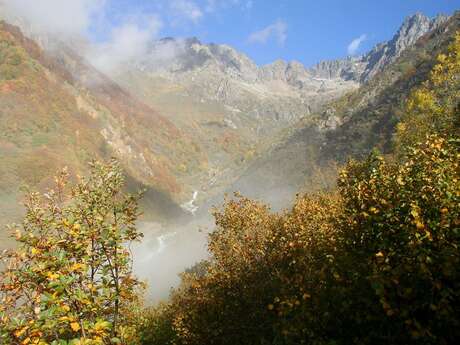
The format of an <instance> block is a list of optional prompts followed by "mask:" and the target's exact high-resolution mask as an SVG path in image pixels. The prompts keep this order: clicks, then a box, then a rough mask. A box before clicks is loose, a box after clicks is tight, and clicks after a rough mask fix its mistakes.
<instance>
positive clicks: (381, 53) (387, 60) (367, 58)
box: [310, 13, 448, 83]
mask: <svg viewBox="0 0 460 345" xmlns="http://www.w3.org/2000/svg"><path fill="white" fill-rule="evenodd" d="M447 19H448V17H447V16H443V15H439V16H437V17H435V18H433V19H430V18H428V17H426V16H424V15H423V14H421V13H416V14H415V15H413V16H410V17H407V18H406V19H405V20H404V22H403V23H402V25H401V27H400V28H399V30H398V31H397V32H396V34H395V35H394V36H393V38H392V39H391V40H390V41H387V42H383V43H380V44H378V45H376V46H375V47H374V48H373V49H372V50H371V51H370V52H368V53H367V54H365V55H363V56H360V57H348V58H346V59H343V60H333V61H323V62H320V63H319V64H318V65H316V66H314V67H313V68H312V69H311V71H310V72H311V74H312V75H315V76H317V77H320V78H342V79H344V80H354V81H356V82H359V83H363V82H366V81H369V80H370V79H372V78H373V77H374V76H375V75H376V74H377V73H379V72H381V71H382V70H383V69H384V68H385V67H386V66H388V65H389V64H391V63H393V62H394V61H396V59H397V58H398V57H399V56H401V53H402V52H403V51H404V50H406V49H407V48H409V47H411V46H412V45H413V44H415V42H417V41H418V40H419V39H420V37H422V36H423V35H425V34H427V33H428V32H430V31H432V30H434V29H436V28H438V27H439V26H440V25H442V24H443V23H445V22H446V21H447Z"/></svg>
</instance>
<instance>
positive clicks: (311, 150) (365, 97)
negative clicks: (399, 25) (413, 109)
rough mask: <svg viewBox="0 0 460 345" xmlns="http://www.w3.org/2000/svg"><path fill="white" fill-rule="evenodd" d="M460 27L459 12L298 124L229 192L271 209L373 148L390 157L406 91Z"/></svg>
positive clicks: (319, 185) (328, 182) (327, 183)
mask: <svg viewBox="0 0 460 345" xmlns="http://www.w3.org/2000/svg"><path fill="white" fill-rule="evenodd" d="M459 28H460V12H457V13H456V14H455V15H453V16H452V17H451V18H450V19H449V20H448V21H444V22H443V24H440V25H439V26H436V27H435V29H434V30H432V31H430V32H428V33H426V34H425V35H424V36H421V37H420V38H419V40H418V41H417V42H416V43H415V44H414V45H413V46H411V47H409V48H407V49H406V50H405V51H404V52H402V53H401V56H400V57H399V58H397V59H396V60H395V62H394V63H391V64H389V65H387V66H386V67H385V68H384V69H383V70H382V72H380V73H378V74H376V75H375V77H373V78H372V79H371V80H370V81H368V82H367V83H365V84H364V85H363V86H361V87H360V88H359V89H358V90H356V91H353V92H351V93H349V94H347V95H345V96H344V97H342V98H341V99H339V100H337V101H335V102H332V103H331V104H330V105H329V106H328V107H327V108H326V109H325V110H324V111H323V112H320V113H319V114H313V115H312V116H310V117H309V118H305V119H303V120H302V121H300V122H299V123H298V124H297V128H293V129H292V130H290V131H288V132H287V133H285V135H284V136H283V137H282V138H281V140H280V141H279V143H278V144H273V146H272V147H270V148H269V149H268V151H267V152H262V153H260V154H259V156H258V158H257V159H256V161H255V162H254V164H252V165H251V166H250V167H249V168H248V169H247V170H246V171H245V172H244V174H243V175H242V177H241V178H240V179H238V181H236V183H235V184H234V185H233V186H232V187H231V188H230V189H229V190H240V191H242V192H243V193H244V194H245V195H248V196H251V197H254V198H260V199H264V200H266V199H268V200H277V203H276V204H275V207H276V206H285V205H286V204H287V203H288V202H290V201H291V200H292V197H293V193H292V191H294V190H298V189H299V188H302V189H303V190H308V191H312V190H318V189H320V190H321V189H325V188H326V189H327V188H329V187H331V186H332V184H333V183H334V181H335V172H336V169H337V166H339V165H341V164H343V163H344V162H345V161H347V160H348V159H349V158H353V157H354V158H362V157H364V156H366V155H367V154H368V153H369V152H370V151H371V150H372V149H373V148H378V149H380V150H381V151H383V152H390V151H391V150H392V138H393V133H394V130H395V126H396V124H397V122H398V121H399V118H400V115H401V114H402V112H403V109H404V102H405V99H406V98H407V96H408V94H409V92H410V90H411V89H412V88H413V87H415V86H417V85H420V84H421V83H422V82H423V81H424V80H426V79H427V77H428V74H429V71H430V70H431V68H432V67H433V65H434V64H435V62H436V56H437V55H438V54H439V53H441V52H442V51H444V50H445V49H447V46H448V44H449V43H450V42H451V41H452V39H453V36H454V34H455V32H456V30H458V29H459ZM280 186H286V188H280ZM270 190H274V191H275V192H274V193H271V192H269V191H270Z"/></svg>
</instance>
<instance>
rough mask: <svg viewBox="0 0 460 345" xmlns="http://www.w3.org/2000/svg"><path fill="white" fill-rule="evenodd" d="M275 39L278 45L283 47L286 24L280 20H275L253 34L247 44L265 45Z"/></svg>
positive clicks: (285, 37)
mask: <svg viewBox="0 0 460 345" xmlns="http://www.w3.org/2000/svg"><path fill="white" fill-rule="evenodd" d="M272 37H273V38H275V39H276V41H277V42H278V44H280V45H283V44H284V43H285V42H286V39H287V24H286V23H285V22H284V21H282V20H277V21H276V22H274V23H273V24H270V25H269V26H267V27H266V28H264V29H262V30H259V31H256V32H253V33H252V34H251V35H249V38H248V42H250V43H260V44H265V43H267V42H268V40H270V39H271V38H272Z"/></svg>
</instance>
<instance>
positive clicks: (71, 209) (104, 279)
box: [0, 161, 142, 345]
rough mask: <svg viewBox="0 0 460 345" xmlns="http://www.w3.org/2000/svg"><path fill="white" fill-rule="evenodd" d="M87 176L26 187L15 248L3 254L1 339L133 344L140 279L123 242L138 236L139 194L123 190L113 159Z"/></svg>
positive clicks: (11, 341) (95, 166)
mask: <svg viewBox="0 0 460 345" xmlns="http://www.w3.org/2000/svg"><path fill="white" fill-rule="evenodd" d="M91 168H92V172H91V175H90V176H89V177H88V178H82V179H80V180H79V182H78V183H77V184H76V185H75V186H73V187H72V188H69V187H68V183H69V178H68V174H67V173H66V172H65V171H64V172H62V173H61V174H59V175H58V176H57V177H56V179H55V187H54V189H51V190H49V191H48V192H47V193H45V194H39V193H29V194H28V195H27V200H26V202H25V207H26V216H25V218H24V221H23V223H22V225H21V226H14V227H12V230H13V232H14V234H15V238H16V240H17V242H18V248H17V249H16V250H11V251H8V252H6V253H5V254H4V255H3V256H2V259H3V260H4V261H5V267H6V269H5V270H4V271H3V272H2V273H1V274H0V298H1V301H2V303H1V304H0V337H1V338H0V339H1V343H5V344H24V345H26V344H43V345H44V344H118V343H124V344H135V343H136V334H135V333H136V332H135V325H134V324H133V317H132V316H133V313H134V311H135V310H136V305H137V303H138V290H139V289H141V288H142V284H141V283H140V282H139V281H138V280H137V279H136V278H135V277H134V276H133V274H132V271H131V257H130V253H129V251H128V248H127V247H126V244H128V243H129V242H131V241H135V240H138V239H139V238H140V234H139V233H138V232H137V230H136V227H135V224H134V223H135V221H136V219H137V217H138V215H139V213H138V208H137V201H138V199H139V196H137V195H136V196H132V195H125V194H123V193H122V192H121V190H122V187H123V183H124V179H123V176H122V173H121V169H120V168H119V166H118V164H117V163H116V162H115V161H112V162H110V163H108V164H103V163H98V162H94V163H92V164H91Z"/></svg>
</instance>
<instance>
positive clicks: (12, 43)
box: [0, 23, 200, 245]
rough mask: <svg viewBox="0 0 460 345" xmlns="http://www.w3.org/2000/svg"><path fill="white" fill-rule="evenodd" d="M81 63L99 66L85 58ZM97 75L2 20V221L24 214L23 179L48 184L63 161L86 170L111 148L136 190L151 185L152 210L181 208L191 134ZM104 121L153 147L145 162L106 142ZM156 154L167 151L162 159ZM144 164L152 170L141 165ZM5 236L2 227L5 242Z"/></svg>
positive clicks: (125, 137) (169, 212)
mask: <svg viewBox="0 0 460 345" xmlns="http://www.w3.org/2000/svg"><path fill="white" fill-rule="evenodd" d="M74 65H75V64H74ZM77 66H78V65H77ZM79 68H80V71H81V72H85V73H87V74H91V73H93V72H94V71H93V70H91V69H90V68H89V67H87V66H86V67H85V65H84V64H83V63H82V62H80V65H79ZM94 73H97V72H94ZM98 77H99V78H103V76H100V75H99V76H98ZM100 81H102V82H101V83H94V84H91V83H89V82H88V83H87V85H85V84H84V83H83V82H79V81H77V80H75V79H74V78H73V76H72V74H71V73H70V72H69V71H68V70H67V69H66V66H65V65H63V64H59V63H58V62H57V61H55V60H53V59H52V58H50V57H48V56H46V55H45V54H44V53H43V52H42V51H41V50H40V49H39V47H38V46H37V45H36V44H35V43H34V42H32V41H30V40H28V39H26V38H24V37H23V36H22V35H21V33H20V32H19V30H17V29H16V28H15V27H12V26H9V25H7V24H5V23H0V225H4V224H5V223H9V222H11V221H12V220H15V219H18V217H19V215H20V214H21V207H20V204H19V201H20V195H21V193H20V192H19V191H18V190H19V188H20V186H22V185H29V186H31V187H33V188H40V189H42V188H45V187H46V186H47V185H49V184H50V181H51V180H50V177H51V176H53V174H54V173H55V172H56V171H57V170H59V169H60V168H62V167H64V166H67V167H68V168H69V170H70V171H71V172H72V173H73V174H74V175H75V174H84V173H85V172H86V171H87V165H86V163H87V161H88V160H90V159H92V158H102V159H103V158H108V157H110V156H111V155H115V156H118V157H119V158H120V159H121V160H122V164H123V166H124V167H125V169H126V171H127V173H128V176H129V178H128V180H129V185H130V188H131V189H137V188H138V187H140V186H141V185H144V186H146V187H148V188H149V190H148V193H147V197H146V201H145V204H146V206H147V210H146V211H147V212H148V213H149V214H152V213H153V214H154V215H155V216H158V217H177V216H178V215H181V214H182V212H181V210H180V208H179V207H178V206H177V205H176V204H175V202H174V201H173V200H172V199H171V197H170V195H174V193H177V192H178V190H179V189H180V188H179V187H178V183H177V181H176V177H175V173H176V172H175V170H174V169H175V167H176V165H177V162H178V161H180V160H182V159H184V156H187V157H188V159H189V160H193V159H194V157H196V155H194V154H193V152H191V150H193V146H192V145H191V144H190V143H191V141H190V140H189V139H188V138H186V137H182V133H181V132H180V131H178V130H177V128H175V126H174V125H173V124H172V123H170V122H169V121H167V120H166V119H164V118H162V117H161V116H159V115H158V114H156V113H155V112H154V111H153V110H151V109H150V108H149V107H147V106H145V105H144V104H142V103H141V102H138V101H136V100H135V99H134V98H132V97H131V96H130V95H129V94H127V93H125V92H124V91H123V90H122V89H120V88H119V87H117V86H116V85H115V84H113V83H111V82H110V81H108V80H100ZM82 104H83V105H84V106H83V105H82ZM152 124H153V125H152ZM104 128H112V129H114V131H117V132H119V134H120V137H121V139H120V142H123V143H125V142H126V143H128V144H129V145H131V147H132V150H134V151H135V152H137V153H142V150H144V149H147V148H149V147H150V148H152V150H149V151H150V152H153V153H152V154H151V156H147V155H146V157H145V160H146V162H144V163H143V164H139V163H138V162H136V160H135V159H133V160H132V161H129V160H127V159H125V158H126V157H125V155H124V154H123V152H121V151H118V150H117V149H118V148H117V147H116V146H115V144H113V143H110V142H108V141H109V140H110V139H113V137H112V138H109V139H108V140H106V139H105V138H104V137H103V135H101V132H102V131H103V130H104ZM191 147H192V148H191ZM155 153H156V154H158V155H159V156H160V155H162V157H166V158H165V159H164V160H163V161H162V160H160V159H157V158H156V157H155ZM199 159H200V158H198V159H197V160H199ZM139 161H140V159H139ZM145 167H147V168H148V169H149V171H153V175H150V174H148V173H146V172H145V171H142V169H146V168H145ZM159 185H161V186H166V187H165V188H162V189H161V188H158V186H159ZM4 237H5V234H4V231H3V230H2V231H1V232H0V245H1V243H4V240H5V239H4Z"/></svg>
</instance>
